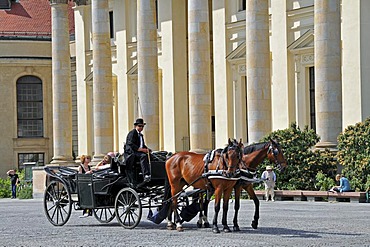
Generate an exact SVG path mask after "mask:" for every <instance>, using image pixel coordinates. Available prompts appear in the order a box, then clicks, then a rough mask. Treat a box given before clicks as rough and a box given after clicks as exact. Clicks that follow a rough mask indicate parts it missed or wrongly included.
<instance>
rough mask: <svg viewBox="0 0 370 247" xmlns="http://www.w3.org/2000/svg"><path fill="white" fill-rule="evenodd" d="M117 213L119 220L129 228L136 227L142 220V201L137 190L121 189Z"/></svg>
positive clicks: (117, 197) (116, 202)
mask: <svg viewBox="0 0 370 247" xmlns="http://www.w3.org/2000/svg"><path fill="white" fill-rule="evenodd" d="M115 213H116V218H117V220H118V222H119V223H120V224H121V225H122V226H123V227H124V228H127V229H133V228H135V227H136V226H137V225H138V224H139V223H140V220H141V215H142V208H141V201H140V198H139V195H138V194H137V192H136V191H135V190H133V189H131V188H124V189H122V190H120V191H119V192H118V194H117V196H116V201H115Z"/></svg>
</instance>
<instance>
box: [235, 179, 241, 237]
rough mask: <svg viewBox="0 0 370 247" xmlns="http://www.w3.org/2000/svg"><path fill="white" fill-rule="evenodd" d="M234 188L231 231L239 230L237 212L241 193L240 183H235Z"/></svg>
mask: <svg viewBox="0 0 370 247" xmlns="http://www.w3.org/2000/svg"><path fill="white" fill-rule="evenodd" d="M234 190H235V205H234V220H233V223H234V227H233V231H234V232H239V231H240V228H239V225H238V214H239V209H240V193H241V190H242V187H241V186H240V185H237V186H235V188H234Z"/></svg>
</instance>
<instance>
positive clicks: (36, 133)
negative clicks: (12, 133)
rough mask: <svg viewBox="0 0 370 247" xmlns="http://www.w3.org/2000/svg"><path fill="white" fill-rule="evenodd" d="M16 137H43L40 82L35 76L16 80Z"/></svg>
mask: <svg viewBox="0 0 370 247" xmlns="http://www.w3.org/2000/svg"><path fill="white" fill-rule="evenodd" d="M17 121H18V126H17V127H18V131H17V132H18V133H17V134H18V137H43V129H44V128H43V93H42V82H41V80H40V79H39V78H37V77H35V76H23V77H21V78H19V79H18V81H17Z"/></svg>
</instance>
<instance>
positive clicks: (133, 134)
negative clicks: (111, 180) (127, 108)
mask: <svg viewBox="0 0 370 247" xmlns="http://www.w3.org/2000/svg"><path fill="white" fill-rule="evenodd" d="M145 125H146V123H144V120H143V119H142V118H138V119H136V121H135V123H134V129H133V130H131V131H130V132H129V133H128V134H127V137H126V145H125V153H126V154H127V155H134V162H135V160H140V166H141V171H142V173H143V177H144V182H149V181H150V180H151V174H150V166H149V155H150V152H151V150H150V149H149V148H148V147H147V146H146V145H145V140H144V135H143V134H142V133H141V132H142V131H143V129H144V126H145Z"/></svg>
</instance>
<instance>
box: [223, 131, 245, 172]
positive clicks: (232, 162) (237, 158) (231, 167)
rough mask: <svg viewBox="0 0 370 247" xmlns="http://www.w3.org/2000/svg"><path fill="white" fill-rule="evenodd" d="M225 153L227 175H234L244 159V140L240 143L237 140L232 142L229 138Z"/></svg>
mask: <svg viewBox="0 0 370 247" xmlns="http://www.w3.org/2000/svg"><path fill="white" fill-rule="evenodd" d="M223 153H224V158H225V160H226V162H225V163H226V166H227V173H228V174H231V175H232V174H234V173H235V171H236V169H237V168H239V164H240V162H241V160H242V157H243V143H242V139H240V141H239V142H238V141H237V140H235V139H233V140H231V139H230V138H229V141H228V145H227V147H226V148H225V149H224V151H223Z"/></svg>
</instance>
